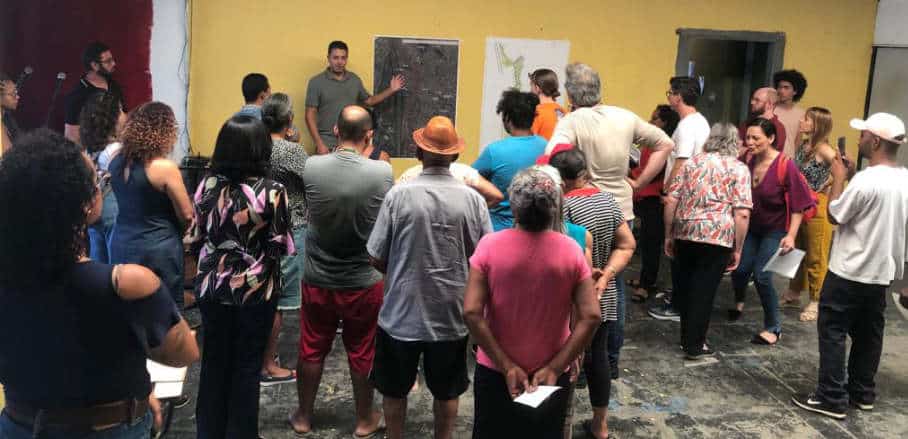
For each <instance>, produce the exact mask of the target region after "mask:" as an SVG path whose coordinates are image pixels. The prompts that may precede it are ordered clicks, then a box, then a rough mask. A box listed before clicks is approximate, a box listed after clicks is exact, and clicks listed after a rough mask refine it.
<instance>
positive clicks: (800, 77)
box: [772, 69, 807, 102]
mask: <svg viewBox="0 0 908 439" xmlns="http://www.w3.org/2000/svg"><path fill="white" fill-rule="evenodd" d="M781 81H785V82H787V83H789V84H791V87H792V88H794V92H795V94H794V96H792V98H791V100H793V101H795V102H798V101H800V100H801V98H803V97H804V92H806V91H807V78H805V77H804V74H803V73H801V72H799V71H797V70H794V69H792V70H780V71H778V72H776V73H774V74H773V75H772V85H773V87H775V88H779V82H781Z"/></svg>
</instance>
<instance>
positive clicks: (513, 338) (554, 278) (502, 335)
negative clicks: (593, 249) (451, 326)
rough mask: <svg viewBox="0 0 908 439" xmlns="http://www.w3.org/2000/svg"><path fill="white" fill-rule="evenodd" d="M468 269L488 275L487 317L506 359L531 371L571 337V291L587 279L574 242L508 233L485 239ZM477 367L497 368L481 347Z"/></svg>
mask: <svg viewBox="0 0 908 439" xmlns="http://www.w3.org/2000/svg"><path fill="white" fill-rule="evenodd" d="M470 267H472V268H473V269H475V270H478V271H481V272H482V273H483V274H485V275H486V279H487V280H488V285H489V300H488V302H487V303H486V309H485V317H486V321H488V324H489V327H490V328H491V330H492V335H493V336H494V337H495V339H496V340H497V341H498V344H499V345H501V347H502V349H504V351H505V353H506V354H507V355H508V357H509V358H510V359H511V360H513V361H514V362H515V363H516V364H517V365H518V366H520V367H521V368H522V369H523V370H524V371H526V372H527V373H533V372H534V371H536V370H537V369H539V368H541V367H543V366H545V364H546V363H547V362H548V361H549V360H550V359H551V358H552V357H554V356H555V354H557V353H558V351H560V350H561V349H562V348H563V347H564V343H565V342H566V341H567V339H568V336H569V335H570V321H571V305H572V303H573V302H572V298H573V293H574V287H575V286H576V285H577V283H578V282H580V281H582V280H584V279H586V278H589V277H590V276H591V272H590V268H589V266H587V264H586V259H585V258H584V256H583V252H581V250H580V247H578V246H577V243H576V242H574V241H573V240H571V238H569V237H567V236H566V235H562V234H560V233H558V232H552V231H546V232H541V233H530V232H525V231H522V230H518V229H507V230H502V231H500V232H496V233H492V234H490V235H485V236H484V237H483V238H482V239H481V240H480V241H479V245H478V246H477V247H476V251H475V252H473V256H472V257H471V258H470ZM476 360H477V362H479V364H481V365H483V366H485V367H488V368H491V369H495V370H498V367H497V366H496V365H495V363H494V362H493V361H492V359H491V358H490V357H489V356H488V355H486V353H485V352H483V350H482V349H481V348H480V349H479V353H478V354H477V357H476Z"/></svg>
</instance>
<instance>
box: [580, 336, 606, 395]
mask: <svg viewBox="0 0 908 439" xmlns="http://www.w3.org/2000/svg"><path fill="white" fill-rule="evenodd" d="M583 372H584V373H585V374H586V382H587V384H588V385H589V391H590V405H592V406H593V407H600V408H601V407H608V400H609V393H610V392H611V390H612V381H611V374H610V373H609V362H608V329H607V327H606V325H605V322H602V323H600V324H599V329H597V330H596V335H594V336H593V342H592V343H591V344H590V348H589V350H587V352H586V356H585V357H584V358H583Z"/></svg>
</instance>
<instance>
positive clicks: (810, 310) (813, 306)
mask: <svg viewBox="0 0 908 439" xmlns="http://www.w3.org/2000/svg"><path fill="white" fill-rule="evenodd" d="M817 308H818V304H817V303H816V302H810V303H808V304H807V306H805V307H804V310H803V311H801V315H800V316H799V317H798V318H799V319H800V320H801V321H802V322H815V321H816V320H817V316H818V315H819V310H818V309H817Z"/></svg>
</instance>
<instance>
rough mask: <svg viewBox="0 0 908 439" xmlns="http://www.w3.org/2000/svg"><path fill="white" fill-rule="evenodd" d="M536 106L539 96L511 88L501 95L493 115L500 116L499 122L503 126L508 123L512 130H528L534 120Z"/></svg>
mask: <svg viewBox="0 0 908 439" xmlns="http://www.w3.org/2000/svg"><path fill="white" fill-rule="evenodd" d="M537 105H539V96H536V95H534V94H533V93H525V92H522V91H520V90H517V89H515V88H512V89H510V90H505V92H504V93H502V94H501V100H499V101H498V106H497V107H495V113H496V114H500V115H501V121H502V122H504V123H505V124H507V123H508V122H510V123H511V125H513V126H514V128H517V129H523V130H528V129H530V128H531V127H532V126H533V119H535V118H536V106H537Z"/></svg>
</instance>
